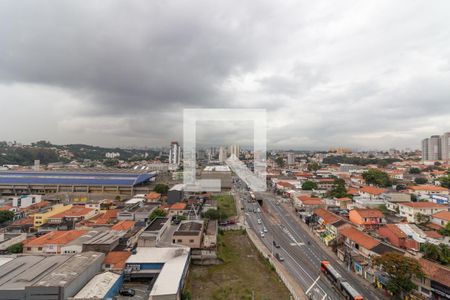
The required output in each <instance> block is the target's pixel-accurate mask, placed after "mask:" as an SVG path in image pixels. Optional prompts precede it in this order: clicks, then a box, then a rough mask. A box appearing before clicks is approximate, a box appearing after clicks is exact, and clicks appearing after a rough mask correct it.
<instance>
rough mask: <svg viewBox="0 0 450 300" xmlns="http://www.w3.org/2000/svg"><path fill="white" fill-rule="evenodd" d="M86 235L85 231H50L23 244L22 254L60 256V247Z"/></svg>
mask: <svg viewBox="0 0 450 300" xmlns="http://www.w3.org/2000/svg"><path fill="white" fill-rule="evenodd" d="M85 233H87V231H86V230H68V231H52V232H49V233H47V234H44V235H42V236H40V237H37V238H31V239H29V240H27V241H25V242H24V243H23V253H45V254H60V253H61V247H63V246H65V245H67V244H68V243H70V242H72V241H73V240H75V239H77V238H79V237H80V236H82V235H83V234H85Z"/></svg>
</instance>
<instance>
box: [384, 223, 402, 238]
mask: <svg viewBox="0 0 450 300" xmlns="http://www.w3.org/2000/svg"><path fill="white" fill-rule="evenodd" d="M382 227H386V228H388V229H389V230H390V231H391V232H392V233H393V234H394V235H396V236H397V237H399V238H407V237H408V236H407V235H406V234H405V233H404V232H403V231H401V230H400V228H398V226H397V225H395V224H385V225H383V226H382ZM380 228H381V227H380Z"/></svg>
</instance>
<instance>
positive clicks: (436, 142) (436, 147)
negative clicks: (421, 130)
mask: <svg viewBox="0 0 450 300" xmlns="http://www.w3.org/2000/svg"><path fill="white" fill-rule="evenodd" d="M441 158H442V156H441V137H440V136H439V135H432V136H431V137H430V140H429V141H428V160H431V161H435V160H440V159H441Z"/></svg>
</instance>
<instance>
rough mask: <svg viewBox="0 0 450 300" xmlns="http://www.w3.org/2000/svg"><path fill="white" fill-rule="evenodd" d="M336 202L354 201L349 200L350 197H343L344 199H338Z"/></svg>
mask: <svg viewBox="0 0 450 300" xmlns="http://www.w3.org/2000/svg"><path fill="white" fill-rule="evenodd" d="M336 200H337V201H342V202H345V201H352V198H349V197H342V198H336Z"/></svg>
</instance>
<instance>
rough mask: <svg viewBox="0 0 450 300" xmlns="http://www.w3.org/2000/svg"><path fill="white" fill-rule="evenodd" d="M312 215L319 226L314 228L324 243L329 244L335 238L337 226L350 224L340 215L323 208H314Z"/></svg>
mask: <svg viewBox="0 0 450 300" xmlns="http://www.w3.org/2000/svg"><path fill="white" fill-rule="evenodd" d="M313 217H314V218H315V219H316V222H317V223H318V224H319V225H320V227H319V228H317V229H316V232H317V233H319V236H320V238H321V239H322V241H323V242H324V243H325V245H329V244H330V242H331V241H333V240H334V239H336V237H337V234H338V230H339V228H342V227H343V226H351V225H350V224H349V223H348V222H347V221H345V220H344V219H343V218H342V217H340V216H338V215H336V214H333V213H331V212H329V211H328V210H326V209H323V208H316V209H315V210H314V212H313Z"/></svg>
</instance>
